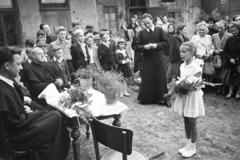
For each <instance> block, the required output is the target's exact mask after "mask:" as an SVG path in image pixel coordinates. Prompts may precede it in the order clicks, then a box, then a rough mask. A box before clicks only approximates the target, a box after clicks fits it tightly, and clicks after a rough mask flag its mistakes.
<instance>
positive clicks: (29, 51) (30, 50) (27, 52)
mask: <svg viewBox="0 0 240 160" xmlns="http://www.w3.org/2000/svg"><path fill="white" fill-rule="evenodd" d="M32 50H33V49H32V48H27V49H26V50H25V52H26V54H27V55H29V54H30V53H31V52H32Z"/></svg>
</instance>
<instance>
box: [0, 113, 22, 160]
mask: <svg viewBox="0 0 240 160" xmlns="http://www.w3.org/2000/svg"><path fill="white" fill-rule="evenodd" d="M25 153H26V152H25V151H14V150H12V149H11V147H10V145H9V142H8V140H7V113H6V112H0V160H11V159H12V158H13V157H17V156H20V155H23V154H25Z"/></svg>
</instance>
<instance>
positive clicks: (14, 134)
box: [0, 47, 70, 160]
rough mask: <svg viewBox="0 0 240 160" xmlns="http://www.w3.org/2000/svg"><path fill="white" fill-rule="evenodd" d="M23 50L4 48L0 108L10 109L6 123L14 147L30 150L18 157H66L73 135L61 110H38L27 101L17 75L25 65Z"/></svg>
mask: <svg viewBox="0 0 240 160" xmlns="http://www.w3.org/2000/svg"><path fill="white" fill-rule="evenodd" d="M21 61H22V60H21V56H20V50H18V49H16V48H10V47H4V48H2V49H0V88H1V89H0V112H4V113H6V122H5V123H4V124H5V127H6V128H7V130H6V131H7V137H8V140H9V143H10V146H11V148H12V149H14V150H16V151H27V153H26V154H24V155H23V156H19V157H16V158H14V159H15V160H65V159H66V157H67V155H68V151H69V147H70V138H69V132H68V131H67V129H66V127H65V125H64V123H63V121H62V117H61V115H60V113H59V112H58V111H48V110H46V109H44V108H43V110H36V109H34V108H31V105H29V104H27V103H25V100H24V98H23V93H22V92H21V90H20V88H19V86H18V85H15V84H14V81H13V79H14V78H15V77H17V75H18V73H19V70H20V69H21Z"/></svg>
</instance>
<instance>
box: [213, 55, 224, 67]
mask: <svg viewBox="0 0 240 160" xmlns="http://www.w3.org/2000/svg"><path fill="white" fill-rule="evenodd" d="M212 61H213V67H214V68H221V67H222V66H223V61H222V56H220V55H215V56H213V58H212Z"/></svg>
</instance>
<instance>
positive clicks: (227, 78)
mask: <svg viewBox="0 0 240 160" xmlns="http://www.w3.org/2000/svg"><path fill="white" fill-rule="evenodd" d="M223 84H225V85H234V86H239V85H240V74H238V73H237V72H236V71H235V68H228V69H226V71H225V73H224V77H223Z"/></svg>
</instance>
